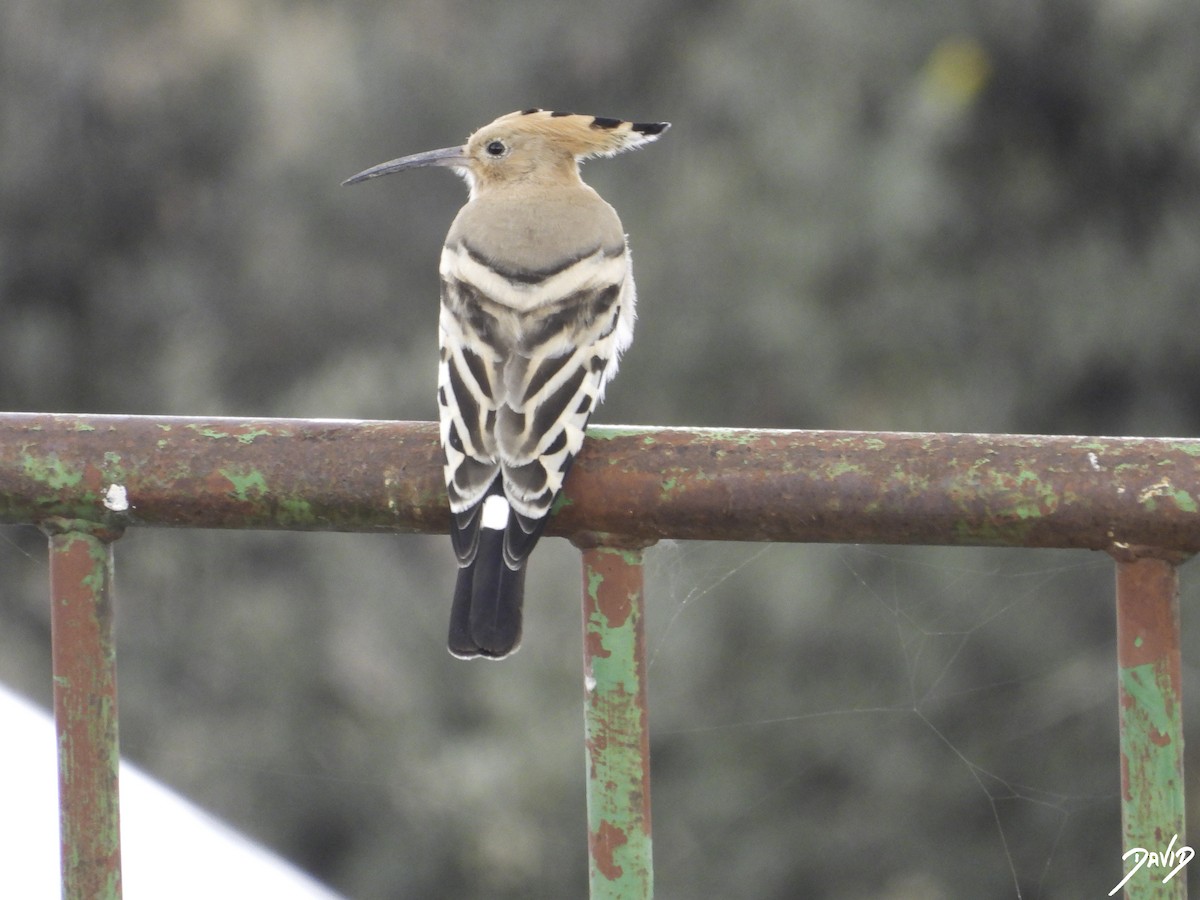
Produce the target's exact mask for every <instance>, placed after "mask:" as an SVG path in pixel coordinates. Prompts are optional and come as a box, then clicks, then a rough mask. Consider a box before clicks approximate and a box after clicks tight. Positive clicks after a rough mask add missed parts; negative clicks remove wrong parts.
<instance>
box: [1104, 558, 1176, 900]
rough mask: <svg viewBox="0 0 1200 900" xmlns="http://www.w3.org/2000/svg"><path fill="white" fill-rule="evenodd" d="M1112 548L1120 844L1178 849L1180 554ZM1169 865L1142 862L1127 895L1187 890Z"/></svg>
mask: <svg viewBox="0 0 1200 900" xmlns="http://www.w3.org/2000/svg"><path fill="white" fill-rule="evenodd" d="M1114 556H1116V558H1117V665H1118V669H1119V678H1120V684H1119V699H1120V704H1119V714H1120V741H1121V825H1122V833H1123V835H1124V847H1123V850H1122V852H1123V853H1129V852H1131V851H1133V850H1134V848H1142V851H1143V852H1157V853H1159V854H1164V853H1167V852H1168V851H1170V852H1172V853H1173V852H1175V851H1180V850H1182V848H1184V847H1185V846H1186V845H1187V837H1186V834H1185V827H1184V781H1183V709H1182V705H1181V701H1182V696H1181V693H1180V656H1179V574H1178V569H1177V563H1178V562H1179V561H1181V560H1178V559H1171V558H1161V557H1157V556H1151V555H1137V554H1135V553H1130V554H1129V555H1125V554H1116V553H1114ZM1140 855H1141V854H1138V853H1133V854H1132V855H1130V856H1129V857H1128V858H1127V859H1126V860H1125V863H1124V872H1123V873H1122V874H1123V875H1124V874H1125V873H1128V872H1130V871H1131V870H1132V869H1133V868H1134V866H1135V865H1136V863H1137V861H1138V857H1139V856H1140ZM1157 858H1161V857H1157ZM1172 868H1174V866H1173V865H1168V866H1165V867H1164V866H1151V865H1143V866H1142V867H1141V869H1140V870H1139V871H1137V872H1134V873H1133V875H1132V877H1130V878H1129V880H1128V881H1127V882H1126V884H1125V896H1126V897H1130V898H1134V897H1136V898H1143V897H1170V898H1185V897H1187V875H1186V871H1180V872H1178V873H1177V874H1176V875H1175V876H1174V877H1172V878H1171V880H1170V881H1167V882H1165V883H1164V881H1163V879H1164V878H1165V877H1167V876H1168V875H1169V874H1170V873H1171V870H1172Z"/></svg>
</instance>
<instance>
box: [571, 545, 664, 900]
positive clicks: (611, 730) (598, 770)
mask: <svg viewBox="0 0 1200 900" xmlns="http://www.w3.org/2000/svg"><path fill="white" fill-rule="evenodd" d="M581 543H582V542H581ZM643 583H644V582H643V571H642V548H641V547H637V548H626V547H615V546H604V545H601V546H587V547H585V548H584V550H583V664H584V688H585V703H584V711H585V729H586V731H585V736H586V747H587V767H588V771H587V813H588V855H589V864H588V869H589V883H590V889H591V894H590V896H591V898H592V900H601V898H608V900H618V898H619V900H640V898H649V897H651V896H652V895H653V892H654V883H653V874H654V872H653V866H652V863H651V853H650V845H651V842H650V731H649V725H648V721H647V707H646V637H645V626H644V622H643V616H642V590H643Z"/></svg>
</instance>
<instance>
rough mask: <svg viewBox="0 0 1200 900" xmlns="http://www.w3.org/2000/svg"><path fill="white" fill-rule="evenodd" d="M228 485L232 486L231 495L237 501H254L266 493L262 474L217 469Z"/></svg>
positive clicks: (265, 483) (265, 484) (265, 482)
mask: <svg viewBox="0 0 1200 900" xmlns="http://www.w3.org/2000/svg"><path fill="white" fill-rule="evenodd" d="M217 471H219V472H220V473H221V474H222V475H223V476H224V477H225V478H226V479H228V481H229V483H230V484H231V485H233V495H234V496H235V497H237V498H238V499H239V500H247V501H249V500H254V499H255V498H257V497H261V496H263V495H264V494H266V493H267V491H268V489H267V480H266V478H264V477H263V474H262V472H259V471H258V470H252V471H250V472H238V471H235V470H233V469H218V470H217Z"/></svg>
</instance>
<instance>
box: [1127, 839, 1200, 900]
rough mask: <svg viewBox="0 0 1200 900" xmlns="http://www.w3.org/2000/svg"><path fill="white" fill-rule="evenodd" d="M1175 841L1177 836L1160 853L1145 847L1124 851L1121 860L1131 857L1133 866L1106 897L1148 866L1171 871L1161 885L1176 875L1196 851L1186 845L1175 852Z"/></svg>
mask: <svg viewBox="0 0 1200 900" xmlns="http://www.w3.org/2000/svg"><path fill="white" fill-rule="evenodd" d="M1177 840H1179V835H1175V837H1173V838H1171V843H1169V844H1167V849H1166V850H1163V851H1161V852H1160V851H1158V850H1147V849H1146V848H1145V847H1134V848H1132V849H1131V850H1126V851H1125V852H1124V853H1123V854H1122V855H1121V859H1122V860H1127V859H1129V858H1130V857H1131V856H1132V857H1133V858H1134V866H1133V868H1132V869H1130V870H1129V871H1128V872H1126V873H1125V877H1124V878H1122V879H1121V880H1120V882H1118V883H1117V886H1116V887H1115V888H1113V889H1112V890H1111V891H1109V892H1108V896H1110V897H1111V896H1112V895H1113V894H1115V893H1116V892H1117V891H1119V890H1120V889H1121V888H1123V887H1125V884H1126V883H1127V882H1128V881H1129V879H1130V878H1132V877H1133V874H1134V872H1136V871H1137V870H1138V869H1140V868H1142V866H1149V867H1150V868H1154V869H1170V870H1171V871H1170V872H1168V873H1167V874H1166V875H1164V876H1163V884H1166V883H1167V882H1168V881H1170V880H1171V879H1172V878H1174V877H1175V876H1176V875H1178V874H1179V872H1180V870H1182V869H1183V867H1184V866H1186V865H1187V864H1188V863H1190V862H1191V861H1192V857H1193V856H1195V855H1196V851H1195V850H1193V849H1192V848H1191V847H1188V846H1187V845H1186V844H1185V845H1184V846H1182V847H1180V848H1179V849H1178V850H1176V849H1175V842H1176V841H1177Z"/></svg>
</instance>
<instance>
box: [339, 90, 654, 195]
mask: <svg viewBox="0 0 1200 900" xmlns="http://www.w3.org/2000/svg"><path fill="white" fill-rule="evenodd" d="M670 127H671V125H670V123H669V122H626V121H623V120H621V119H606V118H602V117H600V116H581V115H576V114H574V113H559V112H550V111H549V110H544V109H527V110H523V111H521V112H514V113H509V114H508V115H506V116H501V117H500V118H499V119H496V121H494V122H492V123H490V124H488V125H484V126H483V127H482V128H480V129H479V130H478V131H476V132H475V133H474V134H472V135H471V136H470V137H469V138H467V142H466V143H465V144H463V145H462V146H460V147H446V148H445V149H443V150H430V151H428V152H425V153H417V154H414V155H412V156H404V157H401V158H400V159H393V160H391V161H389V162H385V163H381V164H379V165H377V166H372V167H371V168H370V169H367V170H366V171H363V172H359V173H358V174H357V175H355V176H354V177H352V178H348V179H347V180H346V181H345V182H343V183H344V184H355V183H357V182H359V181H366V180H367V179H370V178H378V177H379V176H380V175H390V174H392V173H393V172H400V171H402V170H404V169H412V168H416V167H418V166H447V167H450V168H452V169H454V170H455V171H457V172H458V173H459V174H460V175H462V176H463V177H464V178H465V179H466V180H467V183H468V184H469V185H470V186H471V193H472V196H474V195H475V194H477V193H479V192H481V191H487V190H490V189H493V188H499V187H503V186H506V185H512V184H520V183H528V182H537V181H542V182H548V183H553V182H555V181H560V182H561V181H567V182H570V181H573V180H574V181H577V180H578V178H579V163H580V162H582V161H583V160H585V159H588V158H590V157H593V156H612V155H613V154H616V153H620V152H622V151H623V150H632V149H634V148H635V147H640V146H642V145H643V144H646V143H649V142H650V141H653V140H656V139H657V138H658V136H659V135H660V134H662V133H663V132H664V131H666V130H667V129H668V128H670Z"/></svg>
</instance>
